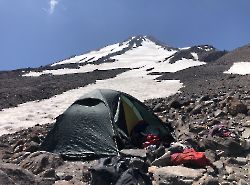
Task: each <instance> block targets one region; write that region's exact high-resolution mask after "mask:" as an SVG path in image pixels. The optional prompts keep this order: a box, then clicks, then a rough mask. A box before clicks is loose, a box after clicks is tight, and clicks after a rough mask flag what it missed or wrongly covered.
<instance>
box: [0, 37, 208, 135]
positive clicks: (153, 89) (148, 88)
mask: <svg viewBox="0 0 250 185" xmlns="http://www.w3.org/2000/svg"><path fill="white" fill-rule="evenodd" d="M126 47H128V42H124V43H122V44H114V45H111V46H107V47H105V48H103V49H101V50H99V51H93V52H90V53H87V54H84V55H80V56H76V57H74V58H71V59H67V60H64V61H61V62H58V63H55V64H53V66H56V65H60V64H67V63H88V64H87V65H84V66H81V67H80V69H58V70H45V71H42V72H29V73H27V74H25V75H24V76H30V77H36V76H40V75H42V74H49V73H51V74H53V75H63V74H71V73H85V72H91V71H93V70H96V69H99V70H108V69H117V68H131V69H132V70H129V71H127V72H124V73H122V74H119V75H117V76H116V77H114V78H111V79H107V80H99V81H97V82H96V83H94V84H89V85H87V86H85V87H81V88H77V89H73V90H69V91H67V92H64V93H63V94H60V95H56V96H54V97H52V98H50V99H46V100H41V101H33V102H27V103H24V104H21V105H19V106H18V107H15V108H9V109H4V110H2V111H0V117H1V119H0V135H2V134H7V133H12V132H15V131H18V130H20V129H23V128H27V127H31V126H34V125H36V124H45V123H50V122H53V121H54V119H55V118H56V117H57V116H58V115H60V114H61V113H63V112H64V111H65V110H66V108H67V107H69V106H70V105H71V104H72V103H73V102H74V101H75V100H76V99H78V98H79V97H80V96H82V95H83V94H85V93H87V92H89V91H91V90H93V89H96V88H109V89H115V90H120V91H123V92H126V93H129V94H131V95H133V96H134V97H136V98H138V99H139V100H141V101H143V100H146V99H151V98H161V97H167V96H170V95H172V94H175V93H177V92H178V90H179V89H180V88H181V87H182V84H181V83H180V81H179V80H165V81H157V80H155V79H156V78H157V77H158V76H157V75H149V73H151V72H176V71H179V70H183V69H185V68H189V67H192V66H198V65H203V64H205V63H204V62H201V61H198V60H197V59H196V60H192V59H182V60H179V61H176V62H175V63H173V64H170V63H169V61H168V60H167V61H164V60H165V59H166V58H167V57H170V56H171V55H173V54H174V53H175V52H177V50H174V49H172V50H167V49H165V48H163V47H161V46H159V45H157V44H155V43H154V42H152V41H151V40H149V39H147V38H146V37H145V38H144V41H143V42H142V45H141V46H139V47H137V46H133V47H132V49H130V50H128V51H127V52H125V53H124V54H121V55H116V56H114V57H112V59H115V60H116V61H115V62H113V63H102V64H99V65H94V64H89V63H90V62H93V61H95V60H97V59H99V58H101V57H104V56H106V55H107V54H110V53H113V52H116V51H121V50H122V49H123V48H126ZM193 55H195V56H196V54H195V53H193ZM148 69H152V70H150V71H148Z"/></svg>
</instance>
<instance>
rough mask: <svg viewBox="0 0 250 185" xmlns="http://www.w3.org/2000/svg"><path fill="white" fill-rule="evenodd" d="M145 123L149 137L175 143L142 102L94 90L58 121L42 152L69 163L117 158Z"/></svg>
mask: <svg viewBox="0 0 250 185" xmlns="http://www.w3.org/2000/svg"><path fill="white" fill-rule="evenodd" d="M142 121H143V122H146V123H147V124H148V126H147V127H146V130H147V133H148V134H150V133H152V134H155V135H157V136H159V137H160V138H161V137H163V136H164V137H165V138H167V139H168V140H169V141H170V142H171V141H172V140H173V137H172V135H171V132H170V130H169V128H168V127H167V126H166V125H165V124H163V123H162V121H161V120H160V119H159V118H158V117H157V116H155V115H154V113H153V112H151V111H150V110H149V109H148V108H147V107H146V106H145V105H144V104H143V103H142V102H140V101H139V100H137V99H135V98H134V97H132V96H130V95H128V94H125V93H122V92H119V91H114V90H109V89H99V90H94V91H92V92H90V93H88V94H86V95H84V96H83V97H81V98H79V99H78V100H77V101H75V102H74V103H73V104H72V105H71V106H70V107H69V108H68V109H67V110H66V111H65V112H64V113H63V114H62V115H60V116H59V117H58V118H57V120H56V123H55V124H54V126H53V128H52V130H51V131H50V132H49V133H48V135H47V136H46V138H45V140H44V142H43V143H42V145H41V148H42V150H46V151H49V152H54V153H59V154H61V155H62V156H63V157H64V158H69V159H80V158H89V157H95V158H96V157H102V156H110V155H117V154H118V153H119V150H120V149H123V148H125V146H126V144H128V143H130V136H131V134H132V130H133V129H134V128H135V127H136V125H137V124H138V123H140V122H142Z"/></svg>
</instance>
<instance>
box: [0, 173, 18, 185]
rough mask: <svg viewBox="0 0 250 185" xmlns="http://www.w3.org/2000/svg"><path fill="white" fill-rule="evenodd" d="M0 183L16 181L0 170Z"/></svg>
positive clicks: (13, 184) (2, 184)
mask: <svg viewBox="0 0 250 185" xmlns="http://www.w3.org/2000/svg"><path fill="white" fill-rule="evenodd" d="M0 185H16V183H15V182H14V181H13V180H12V179H11V178H10V177H9V176H8V175H7V174H6V173H4V172H3V171H2V170H0Z"/></svg>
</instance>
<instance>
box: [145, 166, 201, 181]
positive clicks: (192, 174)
mask: <svg viewBox="0 0 250 185" xmlns="http://www.w3.org/2000/svg"><path fill="white" fill-rule="evenodd" d="M149 171H150V172H152V173H153V177H154V179H155V182H156V184H164V185H168V184H169V185H170V184H175V185H188V184H192V182H193V181H195V180H198V179H199V178H201V177H202V176H203V174H204V172H205V170H204V169H191V168H186V167H183V166H167V167H162V168H155V169H154V170H153V171H151V170H150V169H149Z"/></svg>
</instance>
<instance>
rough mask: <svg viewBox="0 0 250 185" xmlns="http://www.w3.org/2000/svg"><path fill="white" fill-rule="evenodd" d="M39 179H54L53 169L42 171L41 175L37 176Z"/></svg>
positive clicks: (54, 172)
mask: <svg viewBox="0 0 250 185" xmlns="http://www.w3.org/2000/svg"><path fill="white" fill-rule="evenodd" d="M39 175H40V176H41V177H44V178H54V179H56V171H55V169H54V168H50V169H48V170H45V171H43V172H42V173H40V174H39Z"/></svg>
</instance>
